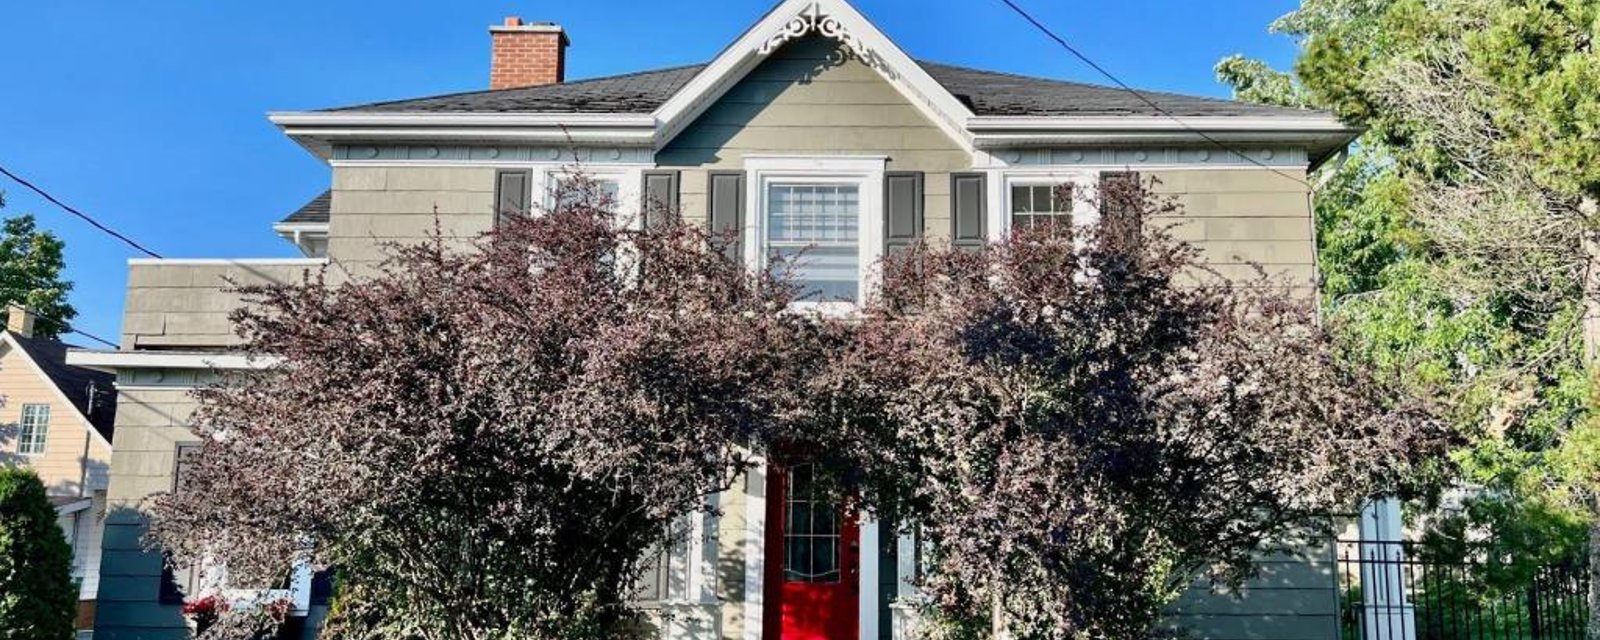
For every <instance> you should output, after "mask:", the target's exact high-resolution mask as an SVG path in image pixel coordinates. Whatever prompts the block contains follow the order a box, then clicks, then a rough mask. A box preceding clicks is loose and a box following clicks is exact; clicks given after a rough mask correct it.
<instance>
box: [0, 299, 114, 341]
mask: <svg viewBox="0 0 1600 640" xmlns="http://www.w3.org/2000/svg"><path fill="white" fill-rule="evenodd" d="M12 304H15V305H17V306H18V307H22V310H23V311H27V312H28V313H31V314H33V317H35V318H38V319H40V320H45V321H48V322H54V323H56V324H59V325H61V326H62V327H63V328H65V329H66V330H67V331H68V332H69V333H76V334H78V335H80V336H83V337H85V338H88V339H90V340H93V341H95V342H98V343H100V344H103V345H106V346H108V347H111V348H112V349H121V348H122V345H119V344H117V343H115V342H112V341H110V340H107V339H105V338H102V337H100V336H97V335H95V334H92V333H89V332H88V331H84V330H82V329H78V328H76V327H73V326H72V323H70V322H67V321H66V320H62V319H61V318H55V317H51V316H47V315H45V314H42V313H39V311H38V310H37V309H34V308H33V307H29V306H26V305H23V304H20V303H15V302H14V303H12Z"/></svg>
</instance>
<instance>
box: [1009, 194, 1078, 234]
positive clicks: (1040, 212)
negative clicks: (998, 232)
mask: <svg viewBox="0 0 1600 640" xmlns="http://www.w3.org/2000/svg"><path fill="white" fill-rule="evenodd" d="M1046 221H1049V222H1053V223H1055V224H1060V225H1066V224H1071V223H1072V184H1070V183H1043V184H1035V183H1027V184H1012V185H1011V227H1012V228H1013V229H1026V228H1028V227H1031V226H1034V225H1036V224H1040V223H1043V222H1046Z"/></svg>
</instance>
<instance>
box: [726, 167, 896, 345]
mask: <svg viewBox="0 0 1600 640" xmlns="http://www.w3.org/2000/svg"><path fill="white" fill-rule="evenodd" d="M888 162H889V157H888V156H883V155H797V156H767V155H747V156H745V157H744V166H745V174H746V180H747V184H749V185H750V186H749V188H747V189H746V190H745V207H744V211H745V214H744V215H745V219H744V260H745V264H747V265H749V266H750V267H751V268H752V269H757V270H759V269H764V268H766V266H767V243H766V238H767V233H766V221H767V197H766V195H767V187H768V186H771V185H774V184H842V183H850V184H854V185H856V187H857V189H858V190H859V194H860V206H861V226H860V232H859V237H858V242H859V243H860V253H859V258H860V260H861V278H860V281H859V282H858V283H857V285H858V287H859V289H858V290H857V292H858V293H857V300H858V303H854V304H853V303H848V302H824V301H796V302H794V303H793V305H792V307H793V308H794V309H795V310H797V311H808V312H815V313H821V314H825V315H848V314H851V313H854V312H855V311H856V310H858V309H859V308H860V305H859V302H860V301H865V300H866V299H867V297H868V296H869V295H870V294H871V293H872V292H873V291H875V290H876V289H877V286H878V283H879V281H880V280H881V278H880V274H878V272H877V271H878V262H879V260H881V259H882V258H883V225H884V220H883V215H884V214H883V177H884V173H885V171H886V168H887V166H888Z"/></svg>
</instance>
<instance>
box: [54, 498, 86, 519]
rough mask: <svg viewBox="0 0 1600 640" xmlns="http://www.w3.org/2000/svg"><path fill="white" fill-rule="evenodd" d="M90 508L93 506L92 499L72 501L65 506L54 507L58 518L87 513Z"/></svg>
mask: <svg viewBox="0 0 1600 640" xmlns="http://www.w3.org/2000/svg"><path fill="white" fill-rule="evenodd" d="M91 506H94V498H84V499H82V500H74V501H72V502H68V503H66V504H62V505H58V506H57V507H56V517H58V518H60V517H65V516H70V515H72V514H74V513H77V512H79V511H87V510H88V509H89V507H91Z"/></svg>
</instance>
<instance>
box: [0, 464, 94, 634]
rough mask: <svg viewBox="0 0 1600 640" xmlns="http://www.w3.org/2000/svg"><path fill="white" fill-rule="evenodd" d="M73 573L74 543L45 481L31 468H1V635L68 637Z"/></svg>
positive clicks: (73, 609) (73, 600) (73, 597)
mask: <svg viewBox="0 0 1600 640" xmlns="http://www.w3.org/2000/svg"><path fill="white" fill-rule="evenodd" d="M71 573H72V548H71V547H69V546H67V539H66V536H65V535H63V534H62V533H61V528H60V527H58V526H56V510H55V508H54V507H52V506H51V505H50V499H49V497H48V496H46V495H45V490H44V483H43V482H40V481H39V476H38V475H37V474H35V473H34V472H33V471H31V470H28V469H21V468H15V467H0V640H66V639H67V638H71V637H72V633H73V618H74V616H75V615H76V607H77V604H78V598H77V593H76V589H74V588H73V584H72V575H71Z"/></svg>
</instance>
